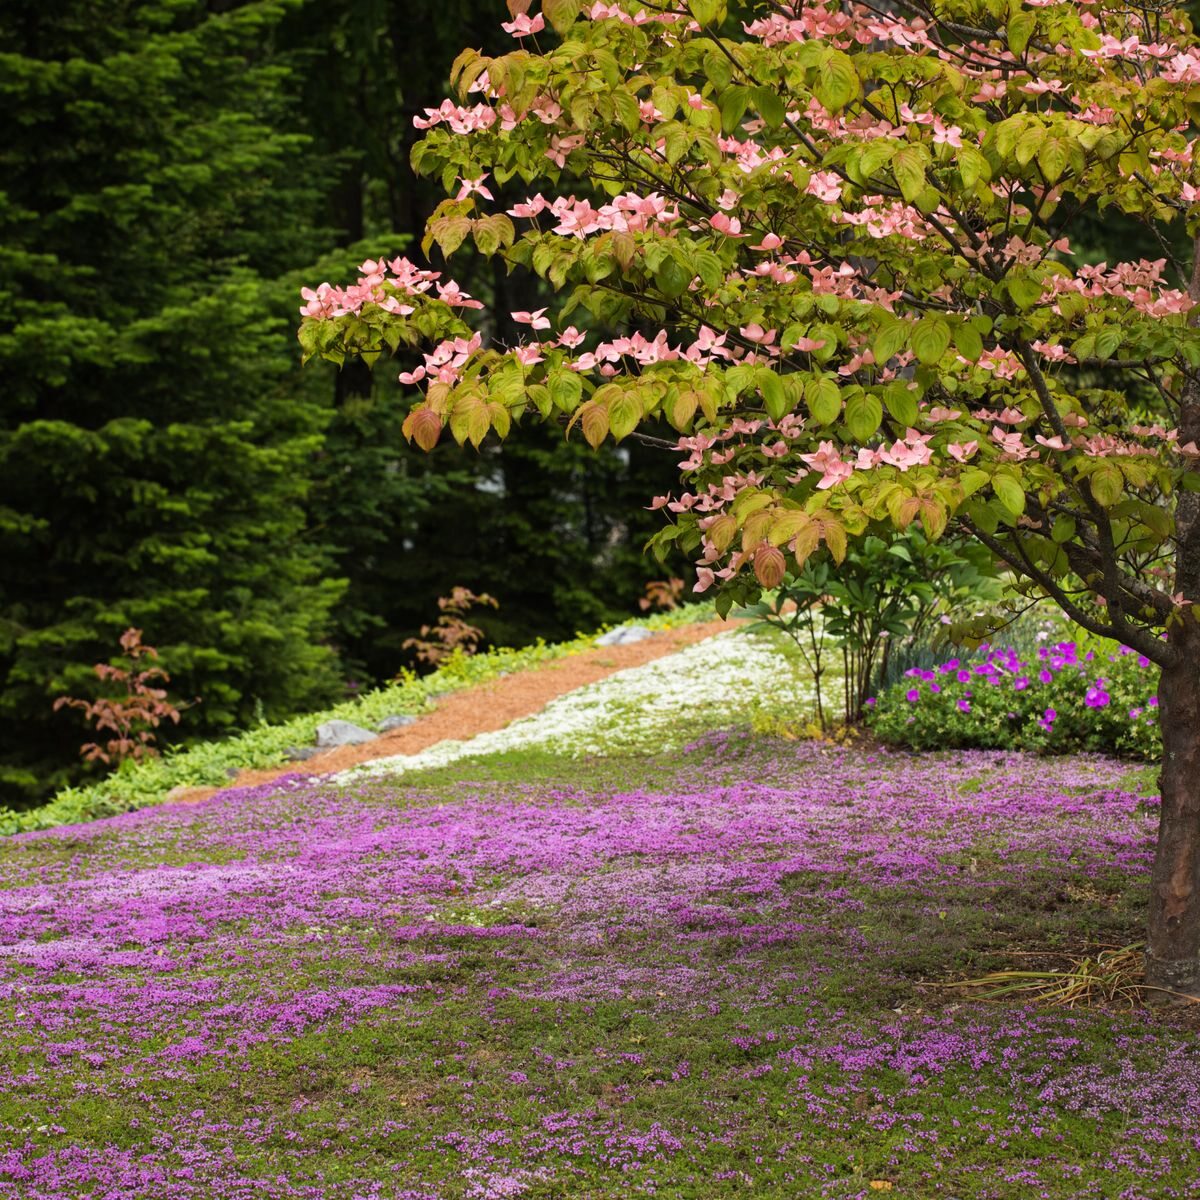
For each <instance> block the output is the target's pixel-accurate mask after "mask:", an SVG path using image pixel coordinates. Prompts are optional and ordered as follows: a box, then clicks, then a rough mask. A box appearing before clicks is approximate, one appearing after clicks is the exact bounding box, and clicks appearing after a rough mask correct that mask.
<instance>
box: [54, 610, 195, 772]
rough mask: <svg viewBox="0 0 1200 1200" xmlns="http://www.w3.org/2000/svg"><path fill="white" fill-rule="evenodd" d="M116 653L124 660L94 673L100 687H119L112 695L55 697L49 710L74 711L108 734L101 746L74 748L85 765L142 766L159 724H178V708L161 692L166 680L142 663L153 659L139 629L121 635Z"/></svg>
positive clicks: (154, 654) (99, 666)
mask: <svg viewBox="0 0 1200 1200" xmlns="http://www.w3.org/2000/svg"><path fill="white" fill-rule="evenodd" d="M121 651H122V654H123V655H124V659H125V662H120V663H112V662H108V663H97V664H96V666H95V671H96V675H97V676H98V677H99V678H100V679H101V680H102V681H103V682H105V683H108V684H112V685H114V686H115V687H116V688H119V689H120V694H118V695H116V696H101V697H100V698H99V699H98V700H80V699H76V698H75V697H73V696H59V698H58V699H57V700H55V702H54V711H55V712H57V711H58V710H59V709H62V708H77V709H79V710H81V711H82V712H83V715H84V719H85V720H86V721H87V722H88V723H89V724H90V725H92V726H93V727H94V728H95V730H96V732H97V733H105V732H107V733H110V734H112V736H111V737H110V738H108V740H107V741H105V742H104V743H103V745H102V744H101V743H100V742H85V743H84V745H82V746H81V747H80V748H79V752H80V754H82V755H83V758H84V760H85V761H86V762H99V763H103V764H104V765H105V766H120V765H121V763H123V762H125V761H126V760H132V761H133V762H141V761H142V759H144V758H148V757H151V756H153V755H155V754H157V753H158V750H157V748H156V747H155V745H154V742H155V740H156V738H155V734H154V730H155V729H157V728H158V726H159V725H160V724H162V722H163V721H173V722H175V724H176V725H178V724H179V717H180V709H178V708H176V707H175V705H173V704H172V703H171V702H170V701H169V700H168V699H167V692H166V689H165V688H162V687H158V686H156V685H157V684H159V683H169V682H170V679H171V677H170V676H169V675H168V674H167V672H166V671H165V670H163V668H162V667H160V666H154V665H150V666H142V665H140V664H141V663H142V660H144V659H152V660H154V661H155V662H157V660H158V651H157V650H155V648H154V647H153V646H145V645H143V644H142V631H141V630H140V629H127V630H125V632H124V633H123V634H121Z"/></svg>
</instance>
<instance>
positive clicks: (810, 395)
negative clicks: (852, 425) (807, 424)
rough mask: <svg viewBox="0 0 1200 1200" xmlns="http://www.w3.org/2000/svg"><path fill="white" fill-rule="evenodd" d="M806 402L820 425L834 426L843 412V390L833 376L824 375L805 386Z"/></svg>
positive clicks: (813, 417)
mask: <svg viewBox="0 0 1200 1200" xmlns="http://www.w3.org/2000/svg"><path fill="white" fill-rule="evenodd" d="M804 401H805V403H806V404H807V405H808V411H809V413H810V414H811V416H812V419H813V420H814V421H815V422H816V423H817V424H818V425H832V424H833V423H834V421H836V420H837V419H838V416H839V414H840V413H841V411H842V390H841V388H839V387H838V384H837V380H836V379H835V378H834V377H833V376H832V375H822V376H821V377H820V378H819V379H810V380H809V381H808V383H807V384H805V386H804Z"/></svg>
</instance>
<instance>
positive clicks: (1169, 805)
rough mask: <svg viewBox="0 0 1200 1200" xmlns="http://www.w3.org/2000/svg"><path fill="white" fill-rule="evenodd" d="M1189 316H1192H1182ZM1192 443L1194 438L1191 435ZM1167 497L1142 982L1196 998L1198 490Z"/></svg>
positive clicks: (1189, 410)
mask: <svg viewBox="0 0 1200 1200" xmlns="http://www.w3.org/2000/svg"><path fill="white" fill-rule="evenodd" d="M1188 293H1189V295H1190V296H1191V297H1192V299H1193V300H1196V301H1200V237H1198V238H1196V240H1195V242H1194V245H1193V258H1192V278H1191V281H1190V285H1189V287H1188ZM1189 321H1190V323H1191V324H1193V325H1194V324H1197V323H1198V322H1200V316H1196V315H1193V316H1192V317H1191V318H1189ZM1197 439H1200V384H1198V383H1197V381H1196V379H1195V378H1194V377H1193V378H1191V379H1189V380H1188V382H1187V383H1186V384H1185V385H1184V389H1183V395H1182V397H1181V403H1180V413H1179V442H1180V444H1181V445H1187V444H1188V442H1192V441H1197ZM1197 444H1200V441H1197ZM1176 494H1177V497H1178V498H1177V499H1176V502H1175V592H1176V594H1177V595H1179V594H1182V595H1183V596H1184V597H1185V598H1186V600H1187V601H1190V602H1191V603H1185V604H1184V605H1183V606H1182V607H1181V608H1180V610H1179V613H1178V614H1177V617H1176V619H1175V620H1173V621H1172V622H1170V624H1169V626H1168V629H1167V640H1168V644H1169V645H1170V646H1171V648H1172V649H1173V650H1174V651H1175V653H1174V654H1173V655H1172V659H1173V661H1172V662H1171V664H1170V665H1168V666H1166V667H1164V668H1163V672H1162V677H1161V678H1160V680H1159V684H1158V710H1159V711H1158V720H1159V727H1160V728H1161V730H1162V740H1163V765H1162V774H1161V775H1160V776H1159V790H1160V792H1161V794H1162V809H1161V812H1160V815H1159V822H1158V846H1157V848H1156V849H1155V853H1154V870H1153V873H1152V874H1151V877H1150V880H1151V888H1150V919H1149V923H1148V928H1147V931H1146V982H1147V984H1149V985H1150V987H1151V988H1161V989H1162V990H1161V991H1158V992H1153V991H1152V992H1151V993H1150V998H1151V999H1152V1000H1155V999H1156V1000H1158V1001H1160V1002H1164V1001H1167V1000H1170V999H1171V998H1172V995H1171V994H1172V993H1175V994H1176V998H1179V999H1182V998H1184V997H1192V998H1193V999H1200V624H1198V623H1197V621H1196V618H1195V616H1194V615H1193V612H1192V606H1193V605H1194V604H1195V603H1197V602H1200V493H1197V492H1193V491H1188V490H1185V489H1183V488H1180V489H1179V491H1178V492H1177V493H1176Z"/></svg>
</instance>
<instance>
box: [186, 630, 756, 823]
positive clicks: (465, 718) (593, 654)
mask: <svg viewBox="0 0 1200 1200" xmlns="http://www.w3.org/2000/svg"><path fill="white" fill-rule="evenodd" d="M735 624H737V622H734V621H706V622H704V623H703V624H695V625H681V626H679V627H678V628H676V629H666V630H662V631H660V632H658V633H656V634H655V635H654V637H651V638H646V639H645V641H641V642H634V643H632V644H631V645H628V646H596V647H594V648H593V649H591V650H584V651H582V652H581V653H579V654H573V655H570V656H568V657H565V658H558V659H554V660H553V661H551V662H546V663H541V664H539V665H538V666H536V667H529V668H527V669H526V670H523V671H518V672H517V673H516V674H514V675H506V676H503V677H501V678H497V679H492V680H489V681H488V682H487V683H480V684H476V685H475V686H474V687H468V688H463V689H462V690H461V691H457V692H451V693H449V694H448V695H446V696H443V697H441V698H440V699H439V700H437V701H436V705H437V707H436V708H434V710H433V711H432V712H430V713H426V714H424V715H423V716H420V717H418V718H417V720H416V723H415V724H413V725H408V726H406V727H405V728H403V729H393V730H392V731H391V732H390V733H384V734H380V736H379V737H378V738H376V739H375V741H373V742H367V743H365V744H364V745H361V746H339V747H338V748H337V749H335V750H325V751H323V752H322V753H320V754H317V755H314V756H313V757H312V758H310V759H307V760H306V761H304V762H296V763H287V764H286V765H284V766H280V767H266V768H263V769H262V770H257V771H240V772H239V773H238V776H237V779H235V780H233V781H232V782H231V783H227V784H224V785H222V786H221V787H219V788H187V789H186V790H184V789H180V790H179V791H178V792H177V793H176V794H175V795H173V796H172V797H171V799H172V800H173V801H176V802H189V801H193V802H194V801H199V800H207V799H208V798H209V796H212V795H215V794H216V793H217V792H219V791H224V790H225V789H226V788H229V787H247V786H252V785H255V784H260V783H269V782H270V781H271V780H272V779H278V778H279V777H280V776H282V775H328V774H332V773H334V772H337V771H344V770H346V769H347V768H348V767H354V766H357V765H358V764H359V763H365V762H370V761H371V760H372V759H376V758H390V757H392V756H393V755H397V754H416V753H418V752H419V751H421V750H425V749H427V748H428V747H430V746H433V745H435V744H436V743H438V742H444V741H446V740H447V739H448V738H456V739H465V738H469V737H474V736H475V735H476V734H477V733H488V732H490V731H491V730H494V729H503V728H504V727H505V726H506V725H509V724H511V723H512V722H513V721H515V720H517V718H518V717H527V716H530V715H531V714H533V713H536V712H540V711H541V710H542V709H543V708H545V707H546V705H547V704H548V703H549V702H550V701H551V700H553V699H554V698H555V697H556V696H561V695H563V694H564V693H565V692H573V691H574V690H575V689H576V688H579V687H583V686H585V685H586V684H589V683H596V682H597V681H598V680H601V679H604V678H606V677H607V676H609V675H612V674H613V673H614V672H616V671H624V670H627V669H628V668H629V667H640V666H641V665H642V664H643V663H648V662H653V661H654V659H656V658H663V657H665V656H666V655H668V654H674V653H675V652H676V651H677V650H682V649H683V648H684V647H685V646H691V645H693V644H694V643H696V642H699V641H703V640H704V639H705V638H710V637H712V636H714V635H715V634H718V633H724V632H725V631H726V630H729V629H732V628H733V627H734V626H735Z"/></svg>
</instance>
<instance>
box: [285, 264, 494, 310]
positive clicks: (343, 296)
mask: <svg viewBox="0 0 1200 1200" xmlns="http://www.w3.org/2000/svg"><path fill="white" fill-rule="evenodd" d="M358 270H359V278H358V282H357V283H353V284H351V285H350V286H349V287H345V288H339V287H334V286H333V285H332V284H329V283H322V284H319V285H318V286H317V287H316V288H315V289H314V288H306V287H305V288H301V289H300V295H301V297H302V298H303V300H304V301H305V303H304V305H303V307H302V308H301V309H300V315H301V316H304V317H313V318H314V319H316V320H318V321H323V320H327V319H329V318H330V317H344V316H348V315H350V314H352V313H357V312H361V311H362V308H363V306H364V305H366V304H375V305H378V306H379V307H380V308H382V309H383V310H384V311H385V312H389V313H392V314H393V315H394V316H399V317H405V316H408V315H409V314H410V313H413V312H415V311H416V310H415V309H414V308H413V306H412V305H411V304H405V303H403V302H402V301H401V300H400V299H399V297H398V295H397V293H399V294H401V295H405V296H424V295H425V294H426V293H427V292H428V291H429V290H430V288H433V287H435V286H436V288H437V298H438V299H439V300H442V301H444V302H445V303H446V304H449V305H451V306H452V307H455V308H482V307H483V305H482V304H480V302H479V301H478V300H472V299H471V297H470V296H468V295H467V293H466V292H464V291H463V290H462V289H461V288H460V287H459V286H458V284H457V283H455V282H454V281H453V280H451V281H450V282H448V283H446V284H442V283H438V282H437V281H438V280H439V279H441V272H440V271H426V270H422V269H421V268H420V267H417V266H415V265H414V264H413V263H411V262H409V260H408V259H407V258H394V259H392V260H391V262H386V261H385V260H384V259H382V258H381V259H379V260H378V261H376V260H374V259H370V258H369V259H367V260H366V262H364V263H362V264H361V265H360V266H359V268H358Z"/></svg>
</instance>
